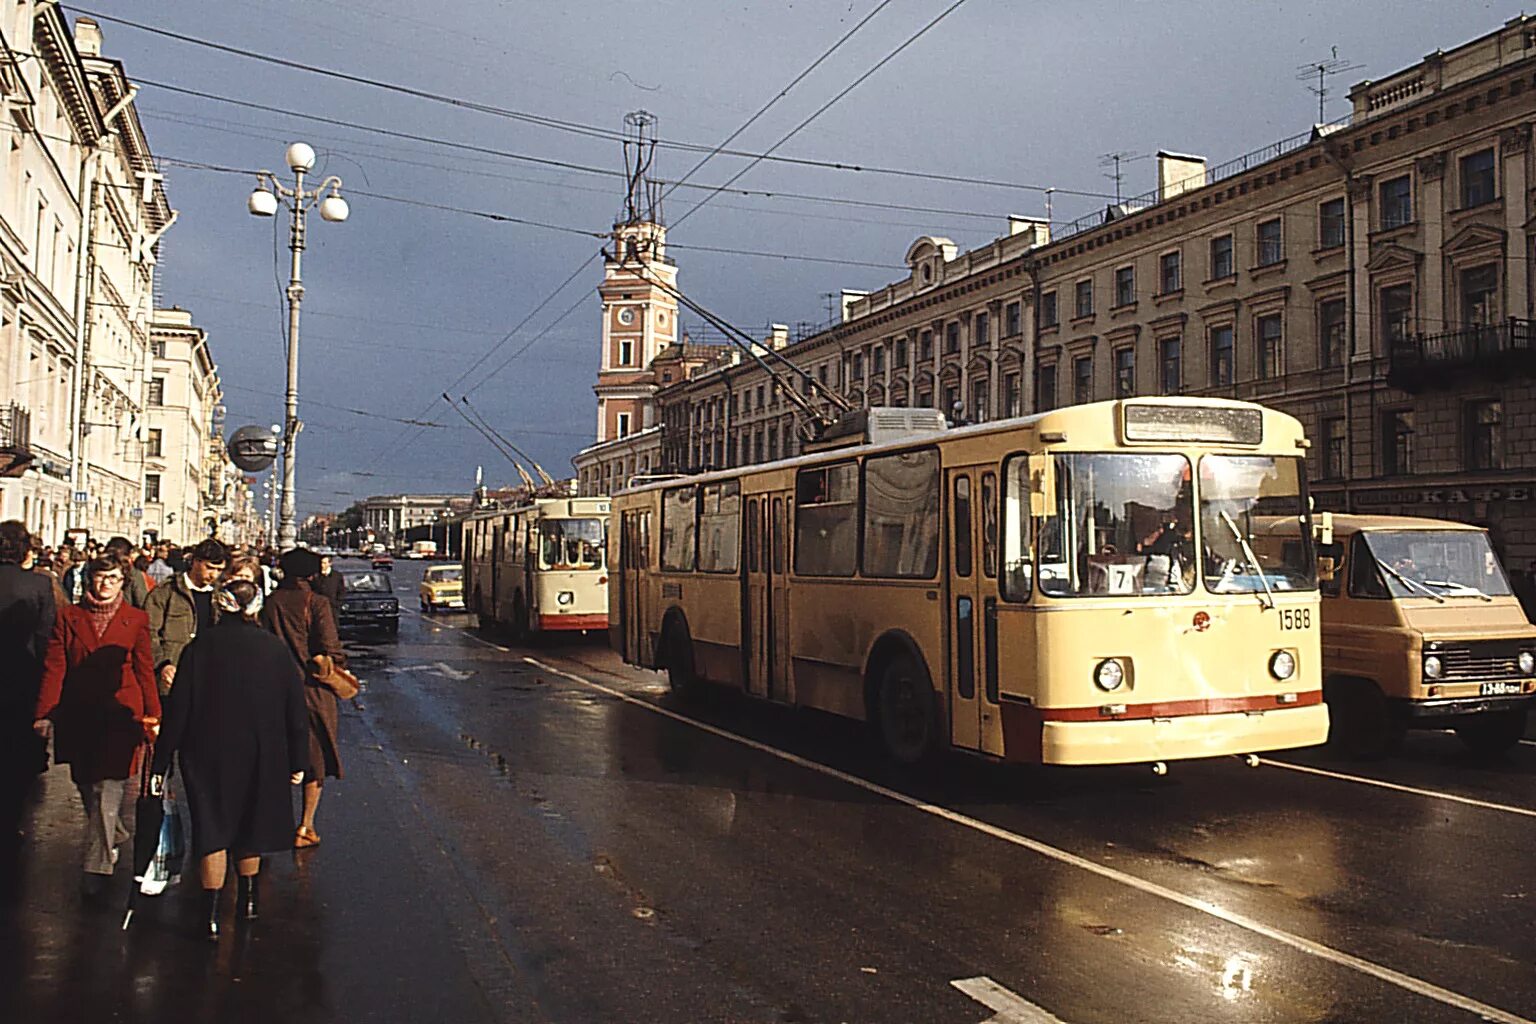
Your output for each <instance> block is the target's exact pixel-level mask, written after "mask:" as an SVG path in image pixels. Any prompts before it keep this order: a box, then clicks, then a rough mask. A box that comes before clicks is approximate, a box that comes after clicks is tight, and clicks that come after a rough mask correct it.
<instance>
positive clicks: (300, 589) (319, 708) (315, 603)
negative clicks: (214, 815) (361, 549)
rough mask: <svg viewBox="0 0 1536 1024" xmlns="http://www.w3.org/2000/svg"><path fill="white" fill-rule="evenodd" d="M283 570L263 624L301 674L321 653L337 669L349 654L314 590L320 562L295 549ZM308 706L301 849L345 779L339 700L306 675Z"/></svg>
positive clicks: (310, 842) (312, 841)
mask: <svg viewBox="0 0 1536 1024" xmlns="http://www.w3.org/2000/svg"><path fill="white" fill-rule="evenodd" d="M278 567H279V568H280V569H281V570H282V572H283V582H282V583H281V584H279V586H278V588H277V589H276V590H274V591H273V592H272V596H271V597H269V598H267V603H266V605H265V606H264V607H263V608H262V610H261V624H262V625H263V626H265V627H266V628H267V629H269V630H271V631H272V632H273V633H276V634H277V637H278V639H280V640H282V641H283V642H284V643H285V644H287V645H288V650H289V653H291V654H292V655H293V658H294V660H295V661H296V662H298V664H299V667H300V669H301V670H302V669H303V667H304V665H305V664H306V663H307V662H308V661H309V659H310V658H311V657H312V656H313V655H316V654H328V655H330V657H331V659H332V660H333V661H335V662H336V663H337V664H338V665H340V664H344V663H345V662H346V655H345V654H344V653H343V652H342V649H341V638H340V637H339V636H337V634H336V616H335V613H334V612H332V611H331V603H330V602H329V601H327V600H326V599H325V598H323V597H320V596H319V595H317V594H315V593H314V592H313V591H311V590H310V588H309V580H310V577H312V576H314V575H315V574H316V573H318V572H319V571H320V559H319V557H318V556H316V555H315V553H314V552H312V551H306V550H305V549H304V548H294V549H293V550H292V551H289V552H287V553H286V554H284V555H283V557H282V560H281V561H280V562H279V563H278ZM304 703H305V705H306V706H307V707H308V709H309V766H308V767H307V768H306V769H305V770H304V816H303V819H302V820H301V821H300V823H299V828H298V831H297V832H295V833H294V836H293V845H294V846H295V847H298V848H299V849H303V848H305V847H309V846H315V845H317V844H318V843H319V842H320V836H319V834H318V833H316V832H315V812H316V811H317V810H318V809H319V807H320V790H321V787H322V786H324V785H325V779H326V777H327V776H329V777H331V778H333V779H339V778H341V746H340V744H339V743H338V741H337V735H338V731H339V728H340V720H341V715H340V712H339V711H338V710H337V707H336V695H335V694H333V693H332V692H331V691H330V690H328V689H326V688H325V687H323V686H321V685H320V684H319V683H317V682H315V680H314V679H313V678H311V677H310V676H309V674H308V673H305V677H304Z"/></svg>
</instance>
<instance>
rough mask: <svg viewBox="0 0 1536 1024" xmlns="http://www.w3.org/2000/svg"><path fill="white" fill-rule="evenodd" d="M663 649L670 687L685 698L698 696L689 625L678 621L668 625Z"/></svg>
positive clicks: (663, 658) (663, 662) (663, 663)
mask: <svg viewBox="0 0 1536 1024" xmlns="http://www.w3.org/2000/svg"><path fill="white" fill-rule="evenodd" d="M663 651H664V652H665V653H664V654H663V657H662V665H663V666H665V668H666V670H667V687H668V689H670V690H671V691H672V692H673V693H674V694H676V695H677V696H679V697H682V698H685V699H690V700H691V699H693V698H694V697H697V696H698V693H699V680H698V677H696V676H695V675H694V674H693V640H692V638H691V637H689V636H688V627H687V626H681V625H678V624H677V623H676V622H674V623H673V624H672V625H670V626H668V627H667V632H666V640H665V647H664V648H663Z"/></svg>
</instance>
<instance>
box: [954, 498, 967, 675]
mask: <svg viewBox="0 0 1536 1024" xmlns="http://www.w3.org/2000/svg"><path fill="white" fill-rule="evenodd" d="M954 502H955V575H956V576H960V577H966V576H969V575H970V574H971V478H970V477H968V476H957V477H955V497H954ZM964 696H968V695H964Z"/></svg>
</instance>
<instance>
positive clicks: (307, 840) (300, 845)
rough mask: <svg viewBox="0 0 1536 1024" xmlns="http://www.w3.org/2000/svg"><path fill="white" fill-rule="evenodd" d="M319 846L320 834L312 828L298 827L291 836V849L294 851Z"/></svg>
mask: <svg viewBox="0 0 1536 1024" xmlns="http://www.w3.org/2000/svg"><path fill="white" fill-rule="evenodd" d="M319 845H320V833H318V832H316V831H315V830H314V829H312V828H305V827H304V826H302V825H300V826H299V829H298V831H296V832H295V833H294V834H293V848H294V849H295V850H307V849H309V848H310V847H311V846H319Z"/></svg>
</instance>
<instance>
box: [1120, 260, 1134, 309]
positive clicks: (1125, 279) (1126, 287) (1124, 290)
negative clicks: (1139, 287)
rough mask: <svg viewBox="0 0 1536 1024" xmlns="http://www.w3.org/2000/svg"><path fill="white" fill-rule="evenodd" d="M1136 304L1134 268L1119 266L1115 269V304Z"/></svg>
mask: <svg viewBox="0 0 1536 1024" xmlns="http://www.w3.org/2000/svg"><path fill="white" fill-rule="evenodd" d="M1135 304H1136V268H1135V267H1121V268H1120V269H1118V270H1116V271H1115V305H1116V306H1134V305H1135Z"/></svg>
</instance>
